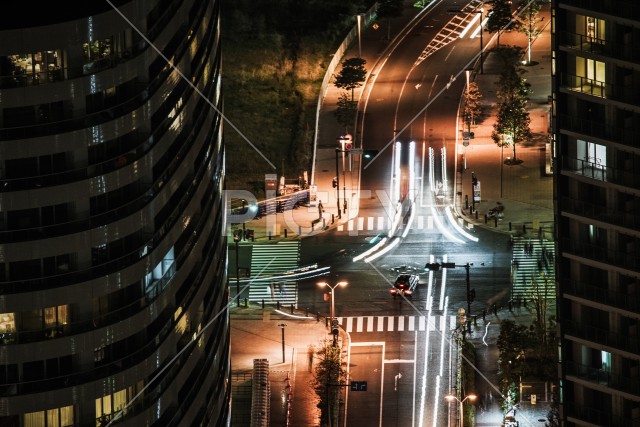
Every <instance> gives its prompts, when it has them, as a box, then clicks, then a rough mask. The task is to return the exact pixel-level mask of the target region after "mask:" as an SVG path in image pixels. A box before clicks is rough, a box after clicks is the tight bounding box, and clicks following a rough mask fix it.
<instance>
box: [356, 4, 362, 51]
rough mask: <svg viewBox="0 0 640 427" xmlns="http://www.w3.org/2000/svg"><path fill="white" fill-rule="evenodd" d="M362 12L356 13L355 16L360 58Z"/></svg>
mask: <svg viewBox="0 0 640 427" xmlns="http://www.w3.org/2000/svg"><path fill="white" fill-rule="evenodd" d="M362 15H363V14H362V13H359V14H357V15H356V18H357V19H358V58H362V42H361V37H360V32H361V31H360V28H361V26H362Z"/></svg>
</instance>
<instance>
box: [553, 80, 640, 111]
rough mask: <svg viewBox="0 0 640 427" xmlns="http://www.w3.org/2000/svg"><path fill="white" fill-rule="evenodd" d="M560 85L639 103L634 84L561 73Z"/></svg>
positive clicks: (586, 92) (622, 100)
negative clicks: (617, 83) (619, 83)
mask: <svg viewBox="0 0 640 427" xmlns="http://www.w3.org/2000/svg"><path fill="white" fill-rule="evenodd" d="M560 85H561V86H562V87H563V88H564V89H567V90H570V91H572V92H578V93H584V94H587V95H591V96H597V97H599V98H606V99H610V100H613V101H620V102H624V103H625V104H630V105H635V106H640V105H638V93H637V92H638V91H637V90H636V89H635V88H634V86H633V85H624V86H623V85H615V84H612V83H607V82H603V81H600V80H595V79H590V78H588V77H584V76H576V75H573V74H567V73H560Z"/></svg>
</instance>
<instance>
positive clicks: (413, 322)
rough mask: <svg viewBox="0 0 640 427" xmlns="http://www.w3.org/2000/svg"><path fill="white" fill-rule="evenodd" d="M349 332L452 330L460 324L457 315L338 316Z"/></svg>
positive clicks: (341, 324) (339, 322) (343, 327)
mask: <svg viewBox="0 0 640 427" xmlns="http://www.w3.org/2000/svg"><path fill="white" fill-rule="evenodd" d="M337 319H338V324H339V325H340V326H341V327H342V329H344V330H345V331H346V332H348V333H354V332H355V333H363V332H414V331H452V330H453V329H455V328H456V327H457V326H458V325H457V324H456V319H457V318H456V316H455V315H448V316H447V315H435V316H430V317H428V316H355V317H337Z"/></svg>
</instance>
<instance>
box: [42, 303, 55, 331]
mask: <svg viewBox="0 0 640 427" xmlns="http://www.w3.org/2000/svg"><path fill="white" fill-rule="evenodd" d="M57 320H58V319H57V318H56V308H55V307H47V308H45V309H44V325H45V326H46V327H49V326H55V325H56V324H57Z"/></svg>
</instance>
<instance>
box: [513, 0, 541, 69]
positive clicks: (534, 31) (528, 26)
mask: <svg viewBox="0 0 640 427" xmlns="http://www.w3.org/2000/svg"><path fill="white" fill-rule="evenodd" d="M541 8H542V6H541V5H540V3H538V2H537V1H535V0H534V1H530V2H529V5H528V6H527V8H526V9H525V11H524V12H523V13H522V15H521V17H520V19H518V21H517V22H516V28H517V29H518V31H520V32H521V33H523V34H524V35H525V36H527V64H531V44H532V43H533V41H534V40H535V38H536V37H538V35H539V34H540V32H541V31H542V30H541V29H540V28H538V24H539V23H540V22H541V21H542V18H540V10H541Z"/></svg>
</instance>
